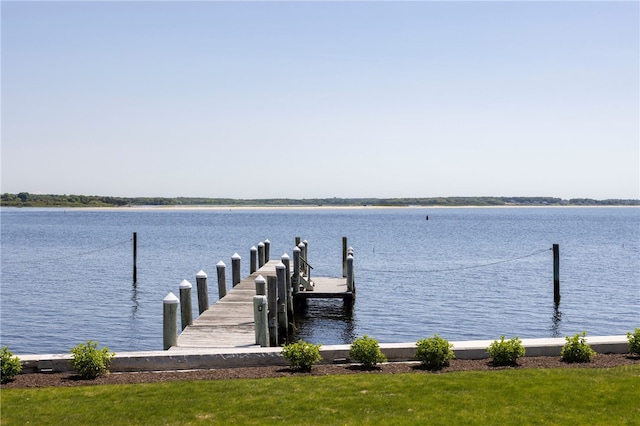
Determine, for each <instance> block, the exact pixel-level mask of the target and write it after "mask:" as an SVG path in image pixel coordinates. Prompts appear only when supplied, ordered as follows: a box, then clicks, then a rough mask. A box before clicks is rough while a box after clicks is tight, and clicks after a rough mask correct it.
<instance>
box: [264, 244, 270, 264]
mask: <svg viewBox="0 0 640 426" xmlns="http://www.w3.org/2000/svg"><path fill="white" fill-rule="evenodd" d="M270 251H271V241H269V240H268V239H267V240H264V263H267V262H269V258H270Z"/></svg>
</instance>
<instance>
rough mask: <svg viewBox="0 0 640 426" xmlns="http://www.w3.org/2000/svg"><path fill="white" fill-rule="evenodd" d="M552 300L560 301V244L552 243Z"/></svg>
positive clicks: (556, 302)
mask: <svg viewBox="0 0 640 426" xmlns="http://www.w3.org/2000/svg"><path fill="white" fill-rule="evenodd" d="M553 302H554V303H555V304H556V305H557V304H558V303H560V245H558V244H554V245H553Z"/></svg>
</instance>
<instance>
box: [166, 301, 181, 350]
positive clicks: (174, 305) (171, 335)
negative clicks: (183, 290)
mask: <svg viewBox="0 0 640 426" xmlns="http://www.w3.org/2000/svg"><path fill="white" fill-rule="evenodd" d="M179 302H180V301H179V300H178V298H177V297H176V295H175V294H173V293H169V294H167V297H165V298H164V300H163V301H162V344H163V345H162V346H163V349H164V350H165V351H166V350H167V349H169V348H170V347H172V346H176V345H177V344H178V303H179Z"/></svg>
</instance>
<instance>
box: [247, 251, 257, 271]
mask: <svg viewBox="0 0 640 426" xmlns="http://www.w3.org/2000/svg"><path fill="white" fill-rule="evenodd" d="M249 262H250V264H249V275H251V274H253V273H254V272H255V271H257V270H258V249H257V248H256V246H251V248H250V249H249Z"/></svg>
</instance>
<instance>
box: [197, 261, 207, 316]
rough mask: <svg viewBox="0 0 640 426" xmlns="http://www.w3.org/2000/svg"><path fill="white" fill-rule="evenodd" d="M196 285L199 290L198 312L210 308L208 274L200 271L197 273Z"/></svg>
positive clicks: (200, 312)
mask: <svg viewBox="0 0 640 426" xmlns="http://www.w3.org/2000/svg"><path fill="white" fill-rule="evenodd" d="M196 287H197V291H198V314H200V315H201V314H202V313H203V312H204V311H206V310H207V309H209V288H208V287H207V274H206V273H205V272H204V271H202V270H201V271H200V272H198V273H197V274H196Z"/></svg>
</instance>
